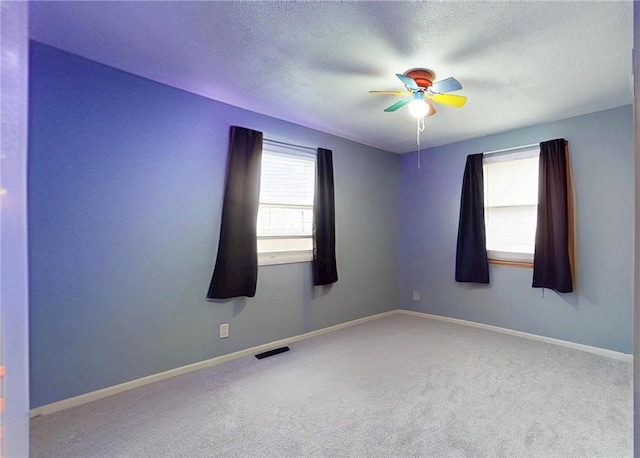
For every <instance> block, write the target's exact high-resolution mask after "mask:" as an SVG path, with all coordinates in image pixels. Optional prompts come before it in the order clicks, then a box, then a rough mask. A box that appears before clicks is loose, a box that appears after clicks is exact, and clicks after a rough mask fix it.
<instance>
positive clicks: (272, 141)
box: [262, 138, 318, 153]
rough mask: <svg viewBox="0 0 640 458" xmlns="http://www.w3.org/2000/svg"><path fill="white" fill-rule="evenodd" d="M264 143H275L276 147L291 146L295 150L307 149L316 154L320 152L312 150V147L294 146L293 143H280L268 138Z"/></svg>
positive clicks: (264, 139)
mask: <svg viewBox="0 0 640 458" xmlns="http://www.w3.org/2000/svg"><path fill="white" fill-rule="evenodd" d="M262 141H263V142H266V143H273V144H274V145H283V146H291V147H293V148H300V149H306V150H309V151H313V152H314V153H315V152H317V151H318V149H317V148H311V147H310V146H301V145H294V144H293V143H286V142H279V141H277V140H271V139H268V138H263V139H262Z"/></svg>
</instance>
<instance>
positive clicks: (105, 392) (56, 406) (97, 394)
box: [29, 310, 398, 418]
mask: <svg viewBox="0 0 640 458" xmlns="http://www.w3.org/2000/svg"><path fill="white" fill-rule="evenodd" d="M396 313H398V311H397V310H392V311H390V312H384V313H379V314H377V315H371V316H367V317H364V318H359V319H357V320H353V321H347V322H346V323H340V324H336V325H334V326H329V327H328V328H323V329H318V330H316V331H311V332H307V333H304V334H299V335H297V336H293V337H288V338H286V339H282V340H277V341H275V342H269V343H266V344H263V345H258V346H257V347H251V348H247V349H246V350H240V351H237V352H234V353H229V354H227V355H222V356H217V357H215V358H211V359H207V360H205V361H200V362H198V363H194V364H189V365H187V366H182V367H177V368H175V369H171V370H168V371H165V372H160V373H158V374H153V375H149V376H147V377H142V378H139V379H136V380H131V381H129V382H124V383H120V384H118V385H113V386H110V387H107V388H103V389H101V390H97V391H92V392H90V393H86V394H81V395H80V396H74V397H72V398H68V399H63V400H62V401H57V402H52V403H51V404H46V405H43V406H40V407H36V408H34V409H31V411H30V412H29V416H30V417H31V418H33V417H37V416H39V415H48V414H51V413H54V412H59V411H60V410H65V409H69V408H70V407H75V406H79V405H82V404H86V403H87V402H91V401H96V400H98V399H102V398H106V397H107V396H111V395H114V394H118V393H122V392H124V391H129V390H132V389H134V388H138V387H141V386H144V385H148V384H149V383H154V382H159V381H160V380H164V379H167V378H171V377H175V376H177V375H181V374H186V373H188V372H193V371H197V370H200V369H206V368H208V367H213V366H216V365H218V364H221V363H224V362H226V361H231V360H234V359H237V358H242V357H244V356H251V355H255V354H256V353H261V352H264V351H268V350H273V349H274V348H278V347H283V346H285V345H288V344H291V343H293V342H298V341H300V340H304V339H308V338H310V337H315V336H319V335H321V334H326V333H328V332H333V331H337V330H338V329H343V328H348V327H350V326H355V325H357V324H361V323H365V322H367V321H372V320H377V319H379V318H384V317H386V316H389V315H395V314H396Z"/></svg>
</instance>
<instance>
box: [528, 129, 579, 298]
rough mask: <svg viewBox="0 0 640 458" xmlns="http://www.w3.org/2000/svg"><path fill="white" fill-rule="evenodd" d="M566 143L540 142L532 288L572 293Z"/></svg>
mask: <svg viewBox="0 0 640 458" xmlns="http://www.w3.org/2000/svg"><path fill="white" fill-rule="evenodd" d="M567 167H568V164H567V156H566V141H565V139H564V138H558V139H556V140H550V141H548V142H542V143H540V165H539V175H538V227H537V229H536V248H535V255H534V258H533V285H532V286H533V287H534V288H549V289H553V290H556V291H558V292H560V293H570V292H572V291H573V281H572V279H571V263H570V261H569V231H570V230H573V228H570V227H569V200H568V199H569V187H568V179H567V172H568V169H567Z"/></svg>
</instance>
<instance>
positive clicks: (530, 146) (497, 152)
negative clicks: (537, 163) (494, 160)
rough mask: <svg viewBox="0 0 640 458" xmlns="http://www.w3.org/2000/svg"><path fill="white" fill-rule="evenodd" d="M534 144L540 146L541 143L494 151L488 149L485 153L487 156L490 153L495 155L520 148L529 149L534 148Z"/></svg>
mask: <svg viewBox="0 0 640 458" xmlns="http://www.w3.org/2000/svg"><path fill="white" fill-rule="evenodd" d="M534 146H540V143H531V144H530V145H522V146H514V147H511V148H503V149H496V150H493V151H487V152H486V153H483V154H484V155H485V156H489V155H493V154H500V153H508V152H509V151H515V150H518V149H527V148H533V147H534Z"/></svg>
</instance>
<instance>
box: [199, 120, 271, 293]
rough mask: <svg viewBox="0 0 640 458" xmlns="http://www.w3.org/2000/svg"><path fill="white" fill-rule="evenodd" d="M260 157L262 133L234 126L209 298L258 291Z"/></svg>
mask: <svg viewBox="0 0 640 458" xmlns="http://www.w3.org/2000/svg"><path fill="white" fill-rule="evenodd" d="M261 160H262V132H257V131H255V130H249V129H245V128H243V127H236V126H232V127H231V135H230V141H229V160H228V161H229V162H228V165H227V182H226V189H225V193H224V202H223V207H222V226H221V229H220V242H219V244H218V256H217V258H216V265H215V268H214V270H213V276H212V278H211V284H210V285H209V292H208V293H207V298H209V299H227V298H230V297H239V296H248V297H253V296H254V295H255V293H256V282H257V280H258V253H257V246H256V244H257V239H256V223H257V218H258V201H259V198H260V164H261Z"/></svg>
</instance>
